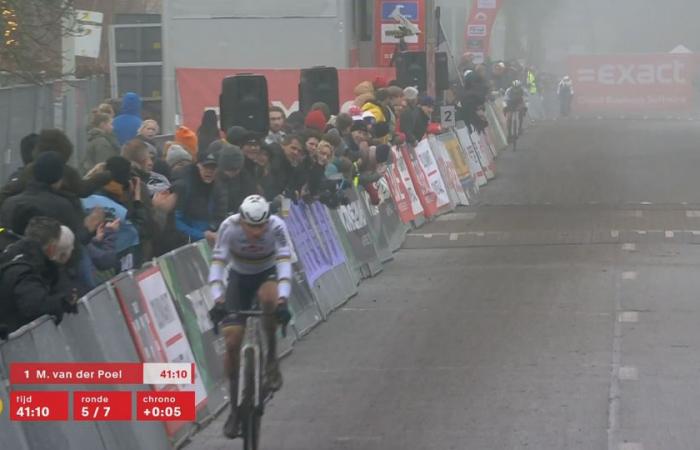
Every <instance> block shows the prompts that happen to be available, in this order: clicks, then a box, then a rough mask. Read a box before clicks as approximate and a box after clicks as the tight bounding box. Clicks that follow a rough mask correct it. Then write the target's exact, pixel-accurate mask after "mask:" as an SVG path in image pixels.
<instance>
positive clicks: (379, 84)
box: [372, 77, 389, 91]
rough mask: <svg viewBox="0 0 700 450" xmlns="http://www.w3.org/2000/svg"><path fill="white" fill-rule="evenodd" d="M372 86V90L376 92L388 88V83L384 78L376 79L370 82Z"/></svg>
mask: <svg viewBox="0 0 700 450" xmlns="http://www.w3.org/2000/svg"><path fill="white" fill-rule="evenodd" d="M372 86H373V87H374V90H375V91H376V90H378V89H382V88H385V87H389V82H388V81H387V80H386V78H384V77H376V78H375V79H374V80H373V81H372Z"/></svg>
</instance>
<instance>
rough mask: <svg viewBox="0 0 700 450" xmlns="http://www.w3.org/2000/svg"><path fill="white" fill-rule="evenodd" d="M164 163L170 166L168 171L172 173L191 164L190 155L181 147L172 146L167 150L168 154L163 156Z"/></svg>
mask: <svg viewBox="0 0 700 450" xmlns="http://www.w3.org/2000/svg"><path fill="white" fill-rule="evenodd" d="M165 162H167V163H168V166H170V170H171V171H172V172H173V173H174V172H175V171H176V170H178V169H180V168H181V167H186V166H189V165H190V164H192V155H190V153H189V152H188V151H187V150H185V149H184V148H182V146H181V145H178V144H173V145H171V146H170V148H169V149H168V154H167V155H165Z"/></svg>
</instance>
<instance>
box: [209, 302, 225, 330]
mask: <svg viewBox="0 0 700 450" xmlns="http://www.w3.org/2000/svg"><path fill="white" fill-rule="evenodd" d="M227 315H228V311H227V310H226V306H225V305H224V303H223V302H217V303H216V304H215V305H214V307H213V308H212V309H210V310H209V319H211V323H213V324H214V334H216V335H218V334H219V322H221V321H222V320H224V319H225V318H226V316H227Z"/></svg>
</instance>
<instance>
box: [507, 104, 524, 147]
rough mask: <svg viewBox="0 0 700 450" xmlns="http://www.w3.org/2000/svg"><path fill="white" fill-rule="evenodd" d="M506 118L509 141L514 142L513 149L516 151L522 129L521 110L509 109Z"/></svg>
mask: <svg viewBox="0 0 700 450" xmlns="http://www.w3.org/2000/svg"><path fill="white" fill-rule="evenodd" d="M506 120H507V124H508V141H509V142H510V143H512V144H513V151H515V150H517V148H518V137H520V130H521V122H520V120H521V117H520V111H518V110H515V111H513V110H511V109H509V110H508V115H507V116H506Z"/></svg>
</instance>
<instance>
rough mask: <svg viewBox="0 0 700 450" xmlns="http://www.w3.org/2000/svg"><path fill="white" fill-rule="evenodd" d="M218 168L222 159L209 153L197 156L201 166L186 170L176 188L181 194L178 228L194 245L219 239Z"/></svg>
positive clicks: (179, 197)
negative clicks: (217, 228) (217, 225)
mask: <svg viewBox="0 0 700 450" xmlns="http://www.w3.org/2000/svg"><path fill="white" fill-rule="evenodd" d="M218 165H219V155H217V154H215V153H212V152H210V151H209V150H208V149H207V151H205V152H200V153H199V154H198V155H197V164H194V165H191V166H189V167H187V168H185V170H184V172H183V174H182V177H180V178H179V179H178V180H177V181H176V182H175V183H174V184H173V191H174V192H175V193H176V194H177V205H176V206H175V226H176V228H177V230H178V231H179V232H180V233H182V234H183V235H185V236H186V237H187V238H188V239H189V240H190V241H192V242H194V241H199V240H201V239H205V238H206V239H207V240H208V241H210V242H211V241H212V240H215V239H216V232H215V231H214V230H215V229H216V227H215V225H216V218H215V216H214V211H215V207H214V205H215V202H214V195H213V193H214V181H215V180H216V169H217V167H218Z"/></svg>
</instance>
